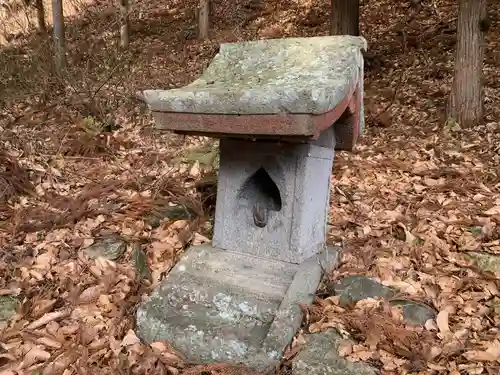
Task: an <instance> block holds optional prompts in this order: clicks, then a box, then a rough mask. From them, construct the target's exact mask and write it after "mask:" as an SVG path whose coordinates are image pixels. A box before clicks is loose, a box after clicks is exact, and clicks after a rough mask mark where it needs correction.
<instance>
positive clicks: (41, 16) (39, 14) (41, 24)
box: [35, 0, 47, 34]
mask: <svg viewBox="0 0 500 375" xmlns="http://www.w3.org/2000/svg"><path fill="white" fill-rule="evenodd" d="M35 7H36V18H37V20H38V28H39V29H40V31H41V32H42V33H44V34H46V33H47V26H46V25H45V8H44V6H43V0H36V1H35Z"/></svg>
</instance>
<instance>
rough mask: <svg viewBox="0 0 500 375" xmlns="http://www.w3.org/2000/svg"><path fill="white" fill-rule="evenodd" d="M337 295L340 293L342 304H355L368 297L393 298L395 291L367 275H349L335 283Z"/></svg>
mask: <svg viewBox="0 0 500 375" xmlns="http://www.w3.org/2000/svg"><path fill="white" fill-rule="evenodd" d="M333 291H334V293H335V295H340V300H339V304H340V306H347V305H351V304H355V303H356V302H358V301H361V300H363V299H366V298H375V297H383V298H391V297H392V296H393V295H394V291H393V290H392V289H391V288H388V287H386V286H384V285H382V284H380V283H378V282H376V281H374V280H372V279H369V278H368V277H366V276H362V275H349V276H346V277H344V278H343V279H342V280H340V281H339V282H338V283H337V284H335V285H333Z"/></svg>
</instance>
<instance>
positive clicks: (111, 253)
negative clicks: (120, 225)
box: [84, 236, 127, 260]
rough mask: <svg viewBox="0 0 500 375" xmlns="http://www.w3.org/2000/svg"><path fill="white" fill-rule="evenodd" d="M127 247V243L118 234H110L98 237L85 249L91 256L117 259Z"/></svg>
mask: <svg viewBox="0 0 500 375" xmlns="http://www.w3.org/2000/svg"><path fill="white" fill-rule="evenodd" d="M126 248H127V243H126V242H125V241H124V240H123V239H121V238H120V237H118V236H109V237H103V238H100V239H97V240H96V241H95V243H94V244H92V245H90V246H89V247H88V248H86V249H85V250H84V253H85V254H86V255H87V256H89V257H90V258H98V257H104V258H106V259H109V260H116V259H118V258H119V257H121V256H122V255H123V253H124V252H125V250H126Z"/></svg>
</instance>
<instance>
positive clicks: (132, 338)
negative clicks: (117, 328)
mask: <svg viewBox="0 0 500 375" xmlns="http://www.w3.org/2000/svg"><path fill="white" fill-rule="evenodd" d="M140 342H141V340H140V339H139V338H138V337H137V336H136V334H135V332H134V331H133V330H131V329H129V330H128V332H127V334H126V335H125V337H124V338H123V340H122V342H121V346H122V347H125V346H132V345H134V344H138V343H140Z"/></svg>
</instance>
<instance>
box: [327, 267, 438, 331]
mask: <svg viewBox="0 0 500 375" xmlns="http://www.w3.org/2000/svg"><path fill="white" fill-rule="evenodd" d="M329 289H330V292H333V293H332V294H335V295H339V296H340V298H339V304H340V306H342V307H346V306H349V305H354V304H356V303H357V302H359V301H361V300H363V299H366V298H377V297H381V298H384V299H387V300H390V299H391V298H392V297H393V296H394V295H395V291H393V290H392V289H391V288H389V287H386V286H384V285H382V284H380V283H378V282H376V281H374V280H372V279H370V278H368V277H366V276H362V275H349V276H345V277H344V278H342V279H341V280H340V281H339V282H337V283H336V284H334V285H330V286H329ZM390 303H391V305H392V306H399V307H401V308H402V312H403V316H404V318H405V320H406V321H407V322H408V323H410V324H416V325H424V324H425V322H426V321H427V320H429V319H434V318H435V317H436V314H437V312H436V311H435V310H434V309H433V308H432V307H431V306H428V305H426V304H424V303H422V302H418V301H412V300H406V299H395V300H391V301H390Z"/></svg>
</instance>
